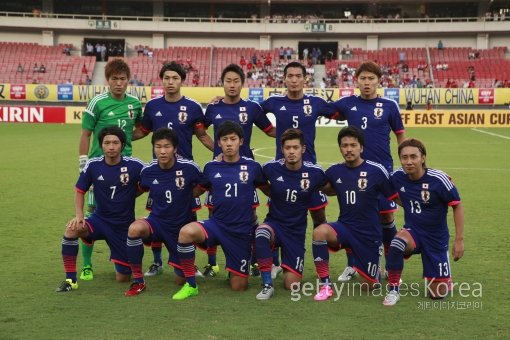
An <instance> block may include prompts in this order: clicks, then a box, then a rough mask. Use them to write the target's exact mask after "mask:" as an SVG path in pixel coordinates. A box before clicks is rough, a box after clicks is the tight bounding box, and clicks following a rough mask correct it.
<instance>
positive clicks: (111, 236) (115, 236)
mask: <svg viewBox="0 0 510 340" xmlns="http://www.w3.org/2000/svg"><path fill="white" fill-rule="evenodd" d="M85 222H86V223H87V226H88V228H89V234H88V235H87V237H84V238H82V240H83V242H84V243H85V244H93V243H94V241H97V240H105V241H106V243H107V244H108V247H109V248H110V261H112V262H114V263H117V264H120V265H123V266H126V267H129V260H128V256H127V245H126V240H127V234H128V228H129V225H130V224H131V223H128V224H118V225H114V224H112V223H109V222H107V221H105V220H103V219H102V218H101V217H99V216H97V215H96V214H92V215H90V216H89V217H87V218H86V219H85Z"/></svg>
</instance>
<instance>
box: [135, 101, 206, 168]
mask: <svg viewBox="0 0 510 340" xmlns="http://www.w3.org/2000/svg"><path fill="white" fill-rule="evenodd" d="M203 124H204V113H203V111H202V107H201V106H200V104H199V103H197V102H196V101H194V100H192V99H190V98H188V97H186V96H183V97H182V98H181V99H179V100H178V101H176V102H169V101H167V100H166V99H165V97H164V96H162V97H157V98H154V99H151V100H149V101H148V102H147V105H145V109H144V111H143V118H142V131H144V132H145V133H149V132H151V131H156V130H157V129H159V128H162V127H166V128H169V129H173V130H174V131H175V132H176V133H177V135H178V137H179V148H178V149H177V153H178V154H179V156H181V157H183V158H185V159H191V160H193V151H192V137H193V133H194V129H195V127H200V126H203Z"/></svg>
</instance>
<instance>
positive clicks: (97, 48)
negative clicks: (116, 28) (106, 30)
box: [95, 43, 101, 61]
mask: <svg viewBox="0 0 510 340" xmlns="http://www.w3.org/2000/svg"><path fill="white" fill-rule="evenodd" d="M95 49H96V60H97V61H101V45H100V44H99V43H97V44H96V46H95Z"/></svg>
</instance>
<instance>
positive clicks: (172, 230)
mask: <svg viewBox="0 0 510 340" xmlns="http://www.w3.org/2000/svg"><path fill="white" fill-rule="evenodd" d="M140 221H143V222H145V223H147V225H148V226H149V229H150V232H151V235H150V236H149V239H145V240H143V241H144V243H150V242H163V243H164V244H165V246H166V249H168V252H169V254H170V255H169V257H168V264H169V265H171V266H172V267H174V268H177V269H182V267H181V265H180V260H179V256H178V255H177V241H178V239H179V231H180V230H181V228H182V227H183V226H181V227H179V228H176V227H175V226H173V225H171V224H170V223H167V222H165V221H163V220H162V219H160V218H157V217H154V216H148V217H145V218H142V219H140Z"/></svg>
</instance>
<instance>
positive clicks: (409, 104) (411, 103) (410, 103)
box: [406, 100, 414, 110]
mask: <svg viewBox="0 0 510 340" xmlns="http://www.w3.org/2000/svg"><path fill="white" fill-rule="evenodd" d="M413 109H414V107H413V102H411V101H410V100H408V101H407V105H406V110H413Z"/></svg>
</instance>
